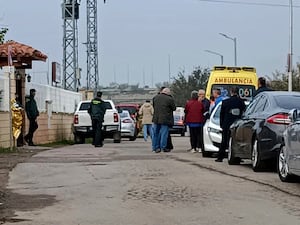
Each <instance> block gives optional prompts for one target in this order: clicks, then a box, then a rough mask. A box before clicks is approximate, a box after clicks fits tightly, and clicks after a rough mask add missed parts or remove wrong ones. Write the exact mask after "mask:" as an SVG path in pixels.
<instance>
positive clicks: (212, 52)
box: [204, 50, 224, 65]
mask: <svg viewBox="0 0 300 225" xmlns="http://www.w3.org/2000/svg"><path fill="white" fill-rule="evenodd" d="M204 51H206V52H208V53H211V54H214V55H218V56H220V57H221V65H223V58H224V57H223V55H222V54H220V53H218V52H214V51H210V50H204Z"/></svg>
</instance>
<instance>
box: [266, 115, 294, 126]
mask: <svg viewBox="0 0 300 225" xmlns="http://www.w3.org/2000/svg"><path fill="white" fill-rule="evenodd" d="M267 122H268V123H272V124H281V125H288V124H290V123H291V120H290V119H289V116H288V114H286V113H278V114H275V115H273V116H271V117H269V118H268V119H267Z"/></svg>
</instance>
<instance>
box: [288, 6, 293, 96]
mask: <svg viewBox="0 0 300 225" xmlns="http://www.w3.org/2000/svg"><path fill="white" fill-rule="evenodd" d="M289 8H290V35H289V42H290V43H289V47H290V49H289V54H288V79H289V80H288V91H292V89H293V87H292V82H293V81H292V79H293V78H292V71H293V1H292V0H290V5H289Z"/></svg>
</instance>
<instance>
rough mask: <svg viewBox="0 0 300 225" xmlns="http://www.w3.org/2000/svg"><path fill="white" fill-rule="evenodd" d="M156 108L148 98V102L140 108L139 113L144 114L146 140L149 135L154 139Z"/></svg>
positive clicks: (143, 122)
mask: <svg viewBox="0 0 300 225" xmlns="http://www.w3.org/2000/svg"><path fill="white" fill-rule="evenodd" d="M153 113H154V109H153V106H152V105H151V103H150V100H146V102H145V103H144V104H143V105H142V106H141V108H140V110H139V114H140V115H142V116H143V119H142V124H143V131H144V140H145V141H147V139H148V135H149V136H150V137H151V139H152V117H153Z"/></svg>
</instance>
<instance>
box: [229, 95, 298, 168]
mask: <svg viewBox="0 0 300 225" xmlns="http://www.w3.org/2000/svg"><path fill="white" fill-rule="evenodd" d="M299 105H300V93H299V92H283V91H266V92H262V93H260V94H259V95H257V96H256V97H255V98H254V100H253V101H252V102H251V103H250V105H249V106H248V107H247V109H246V112H245V113H244V115H243V117H242V119H239V120H237V121H236V122H234V123H233V124H232V126H231V137H230V141H229V149H228V163H229V164H239V163H240V160H241V159H251V162H252V168H253V170H254V171H258V170H260V169H262V168H263V167H264V166H265V165H266V164H265V163H266V162H271V163H270V164H269V166H272V167H273V166H274V167H275V165H276V159H277V155H278V152H279V149H280V146H281V145H282V140H283V138H282V133H283V132H284V130H285V129H286V128H287V126H288V125H289V123H290V119H289V117H288V112H289V111H290V110H291V109H293V108H296V107H298V106H299Z"/></svg>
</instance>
